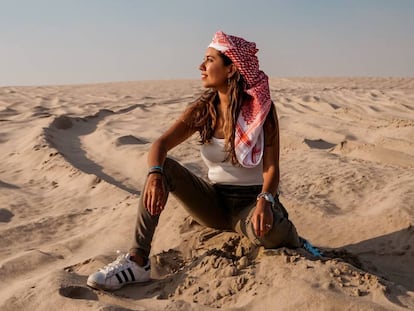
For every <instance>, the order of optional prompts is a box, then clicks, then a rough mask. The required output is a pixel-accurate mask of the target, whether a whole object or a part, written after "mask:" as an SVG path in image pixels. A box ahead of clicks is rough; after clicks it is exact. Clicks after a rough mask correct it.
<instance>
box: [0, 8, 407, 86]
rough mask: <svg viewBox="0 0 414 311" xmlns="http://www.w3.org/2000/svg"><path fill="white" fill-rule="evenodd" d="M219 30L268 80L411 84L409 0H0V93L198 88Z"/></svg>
mask: <svg viewBox="0 0 414 311" xmlns="http://www.w3.org/2000/svg"><path fill="white" fill-rule="evenodd" d="M219 29H220V30H223V31H224V32H226V33H230V34H235V35H239V36H242V37H245V38H246V39H248V40H251V41H255V42H256V43H257V46H258V48H259V50H260V51H259V54H258V55H259V59H260V64H261V68H262V70H264V71H265V72H266V73H267V74H268V75H269V76H271V77H289V76H404V77H407V76H410V77H413V76H414V0H389V1H386V0H342V1H339V0H284V1H281V0H279V1H278V0H273V1H272V0H267V1H266V0H251V1H245V0H209V1H198V0H165V1H161V0H151V1H149V0H147V1H141V0H36V1H35V0H26V1H23V0H8V1H7V0H0V86H5V85H44V84H72V83H94V82H109V81H135V80H147V79H151V80H152V79H185V78H198V77H199V71H198V69H197V68H198V64H199V62H200V61H201V59H202V57H203V54H204V51H205V48H206V46H207V45H208V44H209V42H210V40H211V38H212V36H213V34H214V32H215V31H216V30H219Z"/></svg>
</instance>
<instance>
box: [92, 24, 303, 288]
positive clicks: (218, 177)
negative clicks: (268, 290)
mask: <svg viewBox="0 0 414 311" xmlns="http://www.w3.org/2000/svg"><path fill="white" fill-rule="evenodd" d="M257 51H258V50H257V49H256V45H255V43H253V42H248V41H246V40H244V39H242V38H239V37H235V36H230V35H227V34H225V33H223V32H221V31H219V32H217V33H216V34H215V36H214V38H213V41H212V43H211V44H210V45H209V47H208V48H207V50H206V53H205V57H204V59H203V62H202V63H201V65H200V67H199V69H200V71H201V81H202V84H203V86H204V87H205V88H208V90H207V91H206V92H205V93H204V94H203V95H202V96H201V97H200V98H199V99H198V100H197V101H196V102H195V103H193V104H192V105H190V107H189V108H188V109H186V111H185V112H184V113H183V114H182V115H181V117H180V118H179V120H178V121H177V122H176V123H175V124H174V125H173V126H172V127H171V128H170V129H168V130H167V131H166V132H165V133H164V134H163V135H162V136H161V137H160V138H158V139H157V140H156V141H155V142H154V143H153V144H152V146H151V148H150V151H149V154H148V165H149V167H150V169H149V171H148V178H147V181H146V183H145V186H144V191H143V194H142V196H141V199H140V202H139V206H138V216H137V222H136V228H135V241H134V244H133V247H132V248H131V250H130V252H129V254H125V255H122V256H120V257H118V259H117V260H115V261H114V262H113V263H110V264H109V265H107V266H105V267H104V268H103V269H100V270H99V271H98V272H96V273H94V274H92V275H90V276H89V278H88V281H87V284H88V285H89V286H91V287H94V288H100V289H105V290H115V289H118V288H121V287H122V286H124V285H126V284H130V283H137V282H145V281H148V280H149V279H150V262H149V260H148V256H149V253H150V247H151V241H152V237H153V234H154V231H155V228H156V226H157V223H158V218H159V215H160V213H161V212H162V210H163V209H164V207H165V204H166V202H167V197H168V193H169V192H171V193H172V194H173V195H175V197H176V198H177V199H178V200H179V201H180V202H181V203H182V205H183V206H184V208H185V209H186V210H188V212H189V213H190V214H191V215H192V216H193V218H194V219H195V220H196V221H197V222H198V223H200V224H202V225H205V226H208V227H211V228H216V229H225V230H234V231H236V232H238V233H240V234H242V235H244V236H246V237H247V238H249V239H250V240H251V242H252V243H254V244H256V245H260V246H264V247H266V248H275V247H280V246H287V247H292V248H297V247H300V246H301V245H302V244H303V243H302V242H301V239H300V238H299V236H298V234H297V232H296V229H295V227H294V225H293V224H292V223H291V222H290V221H289V219H288V214H287V212H286V210H285V209H284V208H283V206H282V205H281V204H280V202H279V200H278V198H277V196H275V195H276V193H277V190H278V185H279V128H278V121H277V115H276V110H275V108H274V105H273V104H272V102H271V99H270V91H269V83H268V78H267V76H266V75H265V74H264V73H263V72H262V71H260V70H259V62H258V59H257V57H256V56H255V54H256V53H257ZM195 132H198V133H199V135H200V142H201V156H202V158H203V160H204V162H205V163H206V165H207V167H208V177H209V181H205V180H203V179H201V178H199V177H197V176H195V175H194V174H193V173H191V172H190V171H189V170H187V169H186V168H185V167H183V166H182V165H180V164H179V163H178V162H176V161H175V160H172V159H171V158H168V157H167V152H168V151H169V150H171V149H172V148H174V147H175V146H177V145H179V144H180V143H182V142H183V141H185V140H186V139H187V138H189V137H190V136H191V135H193V134H194V133H195Z"/></svg>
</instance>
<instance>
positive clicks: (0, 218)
mask: <svg viewBox="0 0 414 311" xmlns="http://www.w3.org/2000/svg"><path fill="white" fill-rule="evenodd" d="M13 216H14V214H13V213H12V212H10V211H9V210H8V209H5V208H0V222H10V220H11V219H12V218H13Z"/></svg>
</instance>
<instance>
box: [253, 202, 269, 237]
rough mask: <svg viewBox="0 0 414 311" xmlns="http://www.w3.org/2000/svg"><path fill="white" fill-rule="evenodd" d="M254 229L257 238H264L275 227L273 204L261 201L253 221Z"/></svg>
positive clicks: (255, 210)
mask: <svg viewBox="0 0 414 311" xmlns="http://www.w3.org/2000/svg"><path fill="white" fill-rule="evenodd" d="M251 221H252V223H253V229H254V232H255V233H256V235H257V236H259V237H263V236H265V234H266V233H268V232H269V231H270V230H271V229H272V227H273V212H272V205H271V203H269V202H267V201H266V200H265V199H259V200H258V201H257V204H256V208H255V209H254V212H253V215H252V219H251Z"/></svg>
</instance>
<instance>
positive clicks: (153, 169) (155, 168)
mask: <svg viewBox="0 0 414 311" xmlns="http://www.w3.org/2000/svg"><path fill="white" fill-rule="evenodd" d="M154 173H158V174H161V175H164V169H163V168H162V166H159V165H155V166H151V167H150V169H149V170H148V175H151V174H154Z"/></svg>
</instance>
